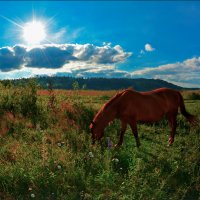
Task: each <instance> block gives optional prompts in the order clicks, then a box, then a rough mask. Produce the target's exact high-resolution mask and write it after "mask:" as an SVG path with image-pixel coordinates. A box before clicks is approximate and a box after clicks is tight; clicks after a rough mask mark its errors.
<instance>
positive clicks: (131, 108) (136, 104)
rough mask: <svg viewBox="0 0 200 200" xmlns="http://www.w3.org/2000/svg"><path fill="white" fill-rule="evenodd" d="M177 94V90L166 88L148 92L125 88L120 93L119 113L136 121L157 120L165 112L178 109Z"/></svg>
mask: <svg viewBox="0 0 200 200" xmlns="http://www.w3.org/2000/svg"><path fill="white" fill-rule="evenodd" d="M179 95H180V93H179V92H178V91H176V90H172V89H168V88H159V89H156V90H152V91H149V92H137V91H133V90H126V91H125V92H124V93H123V94H122V95H121V100H120V107H121V113H123V114H124V115H127V116H131V117H135V118H136V119H137V120H138V121H155V120H159V119H160V118H161V117H162V116H163V115H165V114H166V113H168V112H173V111H175V110H177V109H178V106H179Z"/></svg>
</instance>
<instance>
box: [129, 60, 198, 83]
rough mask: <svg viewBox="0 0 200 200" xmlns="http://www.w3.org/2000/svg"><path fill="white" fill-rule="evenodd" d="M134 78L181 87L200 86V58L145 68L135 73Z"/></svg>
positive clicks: (133, 73)
mask: <svg viewBox="0 0 200 200" xmlns="http://www.w3.org/2000/svg"><path fill="white" fill-rule="evenodd" d="M131 74H132V77H134V78H139V77H143V78H155V79H162V80H166V81H169V82H171V83H176V84H178V85H181V86H188V87H197V86H198V87H199V86H200V57H194V58H191V59H186V60H185V61H183V62H176V63H172V64H166V65H161V66H158V67H155V68H144V69H142V70H137V71H133V72H132V73H131Z"/></svg>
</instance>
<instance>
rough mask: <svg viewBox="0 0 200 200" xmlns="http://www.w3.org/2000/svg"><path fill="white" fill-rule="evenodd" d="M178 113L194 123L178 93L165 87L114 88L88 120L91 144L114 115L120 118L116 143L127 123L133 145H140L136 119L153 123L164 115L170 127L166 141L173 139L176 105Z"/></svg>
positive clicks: (175, 124)
mask: <svg viewBox="0 0 200 200" xmlns="http://www.w3.org/2000/svg"><path fill="white" fill-rule="evenodd" d="M179 108H180V111H181V114H182V115H183V116H184V117H185V118H186V120H187V121H189V122H190V124H192V125H197V124H198V122H199V121H198V119H197V117H196V116H194V115H192V114H190V113H188V112H187V111H186V109H185V105H184V100H183V97H182V95H181V93H180V92H179V91H177V90H173V89H169V88H159V89H155V90H152V91H149V92H137V91H135V90H133V89H126V90H123V91H121V92H118V93H117V94H116V95H115V96H114V97H112V98H111V99H110V100H109V101H108V102H107V103H105V104H104V105H103V106H102V108H101V109H100V110H99V111H98V113H97V114H96V115H95V117H94V119H93V121H92V122H91V124H90V130H91V133H92V144H94V143H95V141H99V140H101V138H102V137H103V136H104V129H105V128H106V126H107V125H108V124H109V123H110V122H111V121H113V120H114V119H116V118H117V119H119V120H120V121H121V130H120V138H119V142H118V143H117V144H116V145H115V146H116V147H119V146H121V145H122V143H123V138H124V133H125V131H126V129H127V125H128V124H129V125H130V127H131V130H132V133H133V135H134V137H135V140H136V145H137V147H139V146H140V140H139V137H138V131H137V123H138V122H142V123H153V122H157V121H159V120H161V119H162V118H164V117H166V118H167V120H168V122H169V125H170V127H171V134H170V137H169V140H168V143H169V145H172V143H173V142H174V136H175V132H176V126H177V122H176V117H177V114H178V109H179Z"/></svg>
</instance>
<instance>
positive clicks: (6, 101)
mask: <svg viewBox="0 0 200 200" xmlns="http://www.w3.org/2000/svg"><path fill="white" fill-rule="evenodd" d="M195 92H196V91H195ZM115 93H116V91H78V90H77V91H76V90H74V91H64V90H63V91H44V90H40V91H37V88H36V86H35V85H34V83H31V84H29V85H28V86H27V87H26V88H14V87H9V88H8V87H4V86H2V85H1V86H0V117H1V121H0V125H1V126H0V135H1V137H0V147H1V148H0V199H5V200H14V199H44V200H48V199H49V200H50V199H62V200H65V199H66V200H68V199H70V200H79V199H84V200H89V199H91V200H93V199H94V200H95V199H98V200H105V199H106V200H111V199H112V200H129V199H137V200H138V199H141V200H145V199H146V200H149V199H155V200H157V199H161V200H162V199H163V200H164V199H166V200H168V199H171V200H180V199H182V200H199V199H200V149H199V148H200V130H199V128H190V126H189V124H188V123H187V122H186V121H185V119H184V117H183V116H181V115H179V116H178V128H177V134H176V137H175V142H174V144H173V146H171V147H168V146H167V141H168V136H169V132H170V129H169V127H168V124H167V122H166V121H165V120H163V121H161V122H159V123H156V124H153V125H144V124H140V125H138V131H139V137H140V140H141V144H142V145H141V147H140V148H136V144H135V140H134V138H133V136H132V133H131V130H130V128H129V129H128V130H127V132H126V134H125V140H124V143H123V146H122V147H121V148H119V149H114V148H108V145H107V139H108V137H109V138H110V139H111V141H112V143H113V144H115V143H116V142H117V140H118V137H119V136H118V130H119V122H118V121H117V120H116V121H114V122H113V123H111V124H110V125H109V127H107V129H106V132H105V137H104V140H103V142H102V143H101V144H98V145H96V146H94V147H92V146H91V140H90V137H91V135H90V131H89V124H90V121H91V120H92V118H93V116H94V114H95V113H96V112H97V111H98V109H99V108H100V107H101V106H102V105H103V104H104V103H105V102H106V101H107V100H108V99H109V98H110V97H111V96H112V95H114V94H115ZM183 96H184V98H185V99H186V100H185V104H186V108H187V110H188V111H189V112H191V113H192V114H195V115H197V116H199V117H200V100H198V98H197V99H192V98H191V96H190V95H189V93H188V92H184V93H183Z"/></svg>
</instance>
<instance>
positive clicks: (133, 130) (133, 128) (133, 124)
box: [129, 121, 140, 147]
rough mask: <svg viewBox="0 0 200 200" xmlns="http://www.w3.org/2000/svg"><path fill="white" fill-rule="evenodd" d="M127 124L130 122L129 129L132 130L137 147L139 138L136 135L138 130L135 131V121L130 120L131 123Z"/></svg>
mask: <svg viewBox="0 0 200 200" xmlns="http://www.w3.org/2000/svg"><path fill="white" fill-rule="evenodd" d="M129 124H130V126H131V130H132V132H133V135H134V137H135V140H136V145H137V147H139V146H140V139H139V137H138V131H137V124H136V121H133V122H131V123H129Z"/></svg>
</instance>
